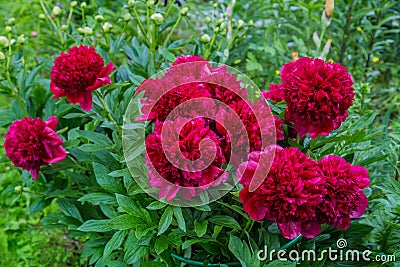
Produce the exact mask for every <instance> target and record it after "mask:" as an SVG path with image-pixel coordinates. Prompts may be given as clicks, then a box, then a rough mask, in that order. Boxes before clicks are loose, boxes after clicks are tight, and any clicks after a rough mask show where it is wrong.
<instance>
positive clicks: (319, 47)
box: [317, 26, 327, 54]
mask: <svg viewBox="0 0 400 267" xmlns="http://www.w3.org/2000/svg"><path fill="white" fill-rule="evenodd" d="M326 28H327V27H326V26H324V27H323V28H322V32H321V35H320V36H319V44H318V46H317V54H318V53H320V52H321V51H320V49H321V44H322V39H324V35H325V31H326Z"/></svg>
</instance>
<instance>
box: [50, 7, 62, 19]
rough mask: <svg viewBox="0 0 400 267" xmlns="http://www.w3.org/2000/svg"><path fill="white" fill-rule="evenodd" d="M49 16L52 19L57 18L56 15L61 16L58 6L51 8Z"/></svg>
mask: <svg viewBox="0 0 400 267" xmlns="http://www.w3.org/2000/svg"><path fill="white" fill-rule="evenodd" d="M51 14H52V15H53V16H54V17H57V16H58V15H60V14H61V8H60V7H59V6H55V7H53V11H51Z"/></svg>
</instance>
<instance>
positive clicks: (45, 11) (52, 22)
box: [39, 0, 57, 30]
mask: <svg viewBox="0 0 400 267" xmlns="http://www.w3.org/2000/svg"><path fill="white" fill-rule="evenodd" d="M39 2H40V6H41V7H42V10H43V12H44V15H45V16H46V18H47V19H48V20H49V21H50V23H51V24H52V25H53V27H54V29H55V30H56V29H57V25H56V23H55V22H54V20H53V19H52V18H51V17H50V15H49V12H47V8H46V6H45V5H44V3H43V0H40V1H39Z"/></svg>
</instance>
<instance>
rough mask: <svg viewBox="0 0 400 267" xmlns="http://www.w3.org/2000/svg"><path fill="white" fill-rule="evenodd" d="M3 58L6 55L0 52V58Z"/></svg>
mask: <svg viewBox="0 0 400 267" xmlns="http://www.w3.org/2000/svg"><path fill="white" fill-rule="evenodd" d="M4 59H6V56H5V55H4V53H3V52H0V60H4Z"/></svg>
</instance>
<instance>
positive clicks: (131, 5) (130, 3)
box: [128, 0, 136, 7]
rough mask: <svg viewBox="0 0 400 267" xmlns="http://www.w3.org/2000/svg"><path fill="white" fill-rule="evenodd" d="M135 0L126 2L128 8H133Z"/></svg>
mask: <svg viewBox="0 0 400 267" xmlns="http://www.w3.org/2000/svg"><path fill="white" fill-rule="evenodd" d="M135 4H136V3H135V0H129V1H128V6H130V7H134V6H135Z"/></svg>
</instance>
